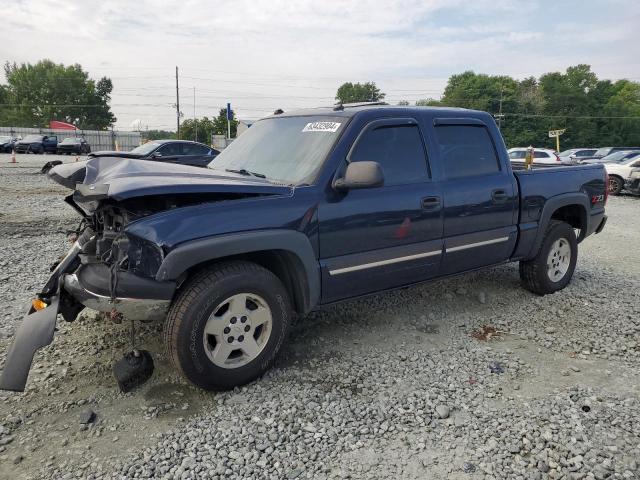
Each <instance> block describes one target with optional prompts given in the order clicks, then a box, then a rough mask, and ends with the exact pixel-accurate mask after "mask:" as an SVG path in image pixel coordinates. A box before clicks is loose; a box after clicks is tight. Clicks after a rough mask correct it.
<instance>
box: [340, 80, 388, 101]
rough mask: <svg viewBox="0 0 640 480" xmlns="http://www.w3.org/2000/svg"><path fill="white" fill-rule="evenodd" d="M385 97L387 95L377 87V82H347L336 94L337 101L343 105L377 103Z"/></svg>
mask: <svg viewBox="0 0 640 480" xmlns="http://www.w3.org/2000/svg"><path fill="white" fill-rule="evenodd" d="M384 97H385V94H384V93H382V92H381V91H380V89H379V88H378V87H376V84H375V82H366V83H351V82H346V83H343V84H342V85H340V87H339V88H338V91H337V92H336V100H338V101H340V102H341V103H358V102H377V101H380V100H383V99H384Z"/></svg>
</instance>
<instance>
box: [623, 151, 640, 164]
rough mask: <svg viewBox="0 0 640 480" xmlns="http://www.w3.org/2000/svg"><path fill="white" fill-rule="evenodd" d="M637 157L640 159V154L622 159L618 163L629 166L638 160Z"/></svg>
mask: <svg viewBox="0 0 640 480" xmlns="http://www.w3.org/2000/svg"><path fill="white" fill-rule="evenodd" d="M639 157H640V153H638V154H637V155H633V156H632V157H629V158H625V159H622V160H620V162H619V163H622V164H623V165H629V164H630V163H633V162H635V161H636V160H638V158H639Z"/></svg>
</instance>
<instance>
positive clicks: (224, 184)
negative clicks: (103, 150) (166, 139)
mask: <svg viewBox="0 0 640 480" xmlns="http://www.w3.org/2000/svg"><path fill="white" fill-rule="evenodd" d="M48 175H49V177H50V178H51V179H53V180H54V181H56V182H57V183H59V184H61V185H64V186H65V187H67V188H70V189H73V190H75V192H74V194H73V200H74V201H75V202H76V203H94V204H95V203H96V202H99V201H101V200H106V199H113V200H115V201H123V200H128V199H131V198H139V197H147V196H163V195H174V196H175V195H180V196H185V195H198V194H217V193H220V194H241V195H248V196H259V195H290V194H291V192H292V187H290V186H286V185H278V184H273V183H270V182H268V181H267V180H265V179H262V178H257V177H245V176H242V175H239V174H234V173H229V172H224V171H220V170H212V169H207V168H200V167H191V166H187V165H179V164H172V163H160V162H150V161H146V160H133V159H125V158H113V157H97V158H91V159H89V160H86V161H83V162H74V163H66V164H62V165H58V166H56V167H54V168H52V169H51V170H50V171H49V173H48ZM92 209H93V208H92Z"/></svg>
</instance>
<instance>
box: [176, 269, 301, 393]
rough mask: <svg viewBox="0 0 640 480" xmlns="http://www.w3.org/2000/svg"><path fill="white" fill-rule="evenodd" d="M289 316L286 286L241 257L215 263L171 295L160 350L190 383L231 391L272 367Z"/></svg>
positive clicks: (288, 323) (281, 343)
mask: <svg viewBox="0 0 640 480" xmlns="http://www.w3.org/2000/svg"><path fill="white" fill-rule="evenodd" d="M254 307H255V308H254ZM252 308H254V309H252ZM292 315H293V310H292V308H291V301H290V299H289V295H288V293H287V290H286V289H285V287H284V285H283V284H282V282H281V281H280V279H279V278H278V277H276V276H275V275H274V274H273V273H272V272H271V271H269V270H267V269H265V268H263V267H261V266H259V265H257V264H255V263H251V262H246V261H233V262H224V263H220V264H218V265H215V266H213V267H210V268H207V269H205V270H202V271H200V272H198V273H196V274H195V275H194V276H193V277H192V278H191V279H189V280H188V281H187V282H186V285H185V286H184V287H183V288H182V289H181V290H180V292H179V293H178V296H177V297H176V298H175V299H174V301H173V303H172V305H171V308H170V309H169V313H168V315H167V319H166V321H165V326H164V344H165V350H166V352H167V356H168V357H169V358H170V360H171V363H172V364H173V366H174V368H175V369H176V370H177V371H178V372H180V373H181V374H182V375H183V376H184V377H185V378H186V379H187V380H189V381H190V382H191V383H193V384H195V385H197V386H198V387H201V388H203V389H205V390H227V389H231V388H234V387H237V386H240V385H244V384H246V383H248V382H251V381H252V380H255V379H256V378H258V377H260V376H261V375H262V374H264V373H265V372H266V371H267V370H268V369H269V368H270V367H271V365H272V364H273V362H274V360H275V358H276V356H277V355H278V353H279V351H280V349H281V347H282V345H283V344H284V342H285V340H286V338H287V334H288V333H289V327H290V325H291V322H292ZM266 318H269V320H268V321H267V320H265V319H266ZM258 322H264V323H262V324H260V325H258ZM205 328H206V329H207V330H208V331H209V333H207V334H205ZM211 332H215V333H211ZM245 332H247V333H245ZM244 335H247V337H246V338H244ZM250 339H252V340H250ZM234 347H235V348H234ZM226 352H230V353H229V354H228V355H227V353H226Z"/></svg>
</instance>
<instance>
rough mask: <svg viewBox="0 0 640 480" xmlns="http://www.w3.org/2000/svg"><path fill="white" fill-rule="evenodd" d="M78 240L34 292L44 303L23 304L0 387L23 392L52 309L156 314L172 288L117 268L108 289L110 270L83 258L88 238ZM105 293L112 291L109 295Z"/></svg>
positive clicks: (47, 335)
mask: <svg viewBox="0 0 640 480" xmlns="http://www.w3.org/2000/svg"><path fill="white" fill-rule="evenodd" d="M87 237H88V235H86V234H83V236H82V237H81V238H80V239H78V241H77V242H75V244H74V245H73V247H72V248H71V250H70V251H69V253H68V254H67V255H66V257H65V258H64V259H63V260H62V261H61V262H60V263H59V264H58V265H57V267H56V268H55V270H54V271H53V273H52V275H51V277H50V278H49V280H48V281H47V283H46V284H45V286H44V288H43V291H42V292H41V293H40V294H39V295H38V297H39V298H40V299H42V300H44V302H45V303H46V304H47V307H46V308H43V309H41V310H37V311H36V310H35V309H34V308H33V307H30V308H29V311H28V313H27V315H26V316H25V317H24V319H23V321H22V324H21V325H20V327H18V329H17V331H16V334H15V336H14V340H13V343H12V344H11V346H10V347H9V350H8V352H7V358H6V361H5V364H4V369H3V371H2V377H1V378H0V389H2V390H11V391H18V392H21V391H24V387H25V385H26V382H27V377H28V375H29V370H30V368H31V363H32V362H33V357H34V355H35V352H36V351H37V350H38V349H40V348H42V347H44V346H46V345H49V344H50V343H51V342H52V341H53V334H54V331H55V326H56V320H57V316H58V313H60V314H62V316H63V317H64V318H65V320H67V321H73V320H74V319H75V318H76V316H77V315H78V313H80V311H81V310H82V309H83V308H84V307H87V308H90V309H93V310H98V311H102V312H114V311H115V312H116V313H120V314H122V315H123V316H125V317H126V318H128V319H133V320H156V319H162V318H164V316H165V315H166V312H167V310H168V308H169V305H170V303H171V299H172V297H173V293H174V291H175V283H174V282H157V281H155V280H154V279H151V278H143V277H138V276H136V275H134V274H133V273H130V272H120V271H119V272H117V273H116V275H117V278H116V279H115V280H116V287H115V289H112V288H111V287H112V285H111V283H110V282H112V281H113V279H112V278H111V277H110V273H111V272H110V269H109V268H108V266H106V265H105V264H104V263H91V262H87V259H86V256H85V255H83V253H82V252H83V247H84V246H85V245H86V244H87V243H89V242H91V241H92V240H93V239H90V238H87ZM111 292H112V293H113V294H115V295H112V294H111Z"/></svg>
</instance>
